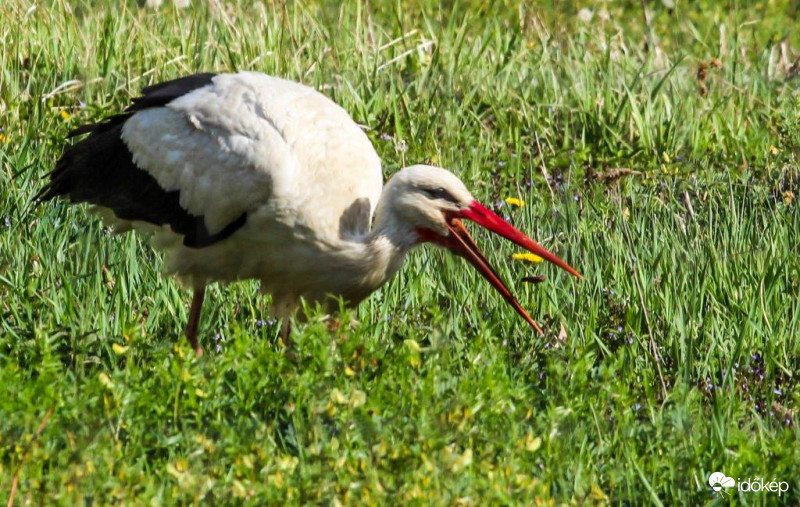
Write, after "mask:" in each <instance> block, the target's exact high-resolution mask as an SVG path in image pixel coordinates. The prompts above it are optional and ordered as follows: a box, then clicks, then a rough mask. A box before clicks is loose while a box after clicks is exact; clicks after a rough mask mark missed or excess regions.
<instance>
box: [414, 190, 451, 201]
mask: <svg viewBox="0 0 800 507" xmlns="http://www.w3.org/2000/svg"><path fill="white" fill-rule="evenodd" d="M422 191H423V192H425V193H426V194H427V195H428V197H430V198H431V199H444V200H445V201H450V202H457V201H456V198H455V197H453V194H451V193H450V192H448V191H447V190H445V189H444V188H442V187H439V188H423V189H422Z"/></svg>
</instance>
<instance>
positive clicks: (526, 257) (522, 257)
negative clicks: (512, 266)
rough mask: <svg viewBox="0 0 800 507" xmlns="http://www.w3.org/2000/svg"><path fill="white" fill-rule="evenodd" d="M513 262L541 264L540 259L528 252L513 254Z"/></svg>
mask: <svg viewBox="0 0 800 507" xmlns="http://www.w3.org/2000/svg"><path fill="white" fill-rule="evenodd" d="M511 258H512V259H514V260H515V261H528V262H537V263H538V262H542V258H541V257H539V256H538V255H536V254H532V253H530V252H520V253H515V254H513V255H512V256H511Z"/></svg>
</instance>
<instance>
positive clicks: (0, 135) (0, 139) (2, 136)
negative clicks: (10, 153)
mask: <svg viewBox="0 0 800 507" xmlns="http://www.w3.org/2000/svg"><path fill="white" fill-rule="evenodd" d="M10 142H11V141H10V140H9V139H8V138H7V137H6V135H5V134H3V133H2V132H0V144H2V143H10Z"/></svg>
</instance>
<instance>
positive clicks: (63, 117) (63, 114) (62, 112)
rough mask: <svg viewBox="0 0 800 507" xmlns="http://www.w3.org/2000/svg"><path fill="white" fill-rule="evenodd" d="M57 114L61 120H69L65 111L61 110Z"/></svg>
mask: <svg viewBox="0 0 800 507" xmlns="http://www.w3.org/2000/svg"><path fill="white" fill-rule="evenodd" d="M58 114H59V115H60V116H61V119H62V120H64V121H67V120H69V113H68V112H67V110H66V109H62V110H61V111H60V112H59V113H58Z"/></svg>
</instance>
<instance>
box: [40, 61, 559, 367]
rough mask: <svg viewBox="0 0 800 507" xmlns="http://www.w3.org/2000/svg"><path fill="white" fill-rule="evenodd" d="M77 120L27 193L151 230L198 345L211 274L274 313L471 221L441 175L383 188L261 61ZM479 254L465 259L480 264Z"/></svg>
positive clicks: (321, 296) (328, 121)
mask: <svg viewBox="0 0 800 507" xmlns="http://www.w3.org/2000/svg"><path fill="white" fill-rule="evenodd" d="M85 133H89V134H90V135H89V136H88V137H86V138H84V139H83V140H81V141H79V142H78V143H76V144H74V145H73V146H71V147H68V148H67V149H66V150H65V152H64V155H63V156H62V158H61V159H60V160H59V162H58V164H57V166H56V169H55V171H53V173H52V174H51V179H50V182H49V183H48V185H47V186H46V187H45V188H43V189H42V191H41V193H40V194H39V197H40V198H42V199H50V198H53V197H57V196H64V197H67V198H69V199H70V200H71V201H72V202H88V203H90V204H92V205H94V206H95V210H96V211H98V212H99V213H100V214H101V215H102V216H103V217H104V218H105V219H106V221H107V222H109V223H111V224H112V225H114V226H115V228H116V229H117V230H118V231H125V230H128V229H137V230H140V231H145V232H152V233H153V241H152V243H153V245H154V246H155V247H156V248H158V249H161V250H163V251H165V253H166V270H167V271H168V272H169V273H173V274H175V275H177V276H178V277H179V278H181V279H182V280H184V281H185V282H186V283H188V284H189V285H190V286H192V287H193V288H194V289H195V301H194V304H193V307H192V312H191V314H190V321H189V325H188V327H187V336H188V337H189V339H190V341H191V342H192V344H193V345H194V346H195V348H196V350H197V351H198V352H201V350H202V349H201V348H200V347H199V345H198V344H197V341H196V333H197V321H198V319H199V316H200V307H201V305H202V298H203V291H204V288H205V286H206V285H207V284H209V283H212V282H215V281H222V282H230V281H235V280H240V279H249V278H254V279H258V280H260V281H261V284H262V290H263V291H264V292H268V293H270V294H271V295H272V297H273V303H272V307H271V308H272V312H273V313H274V314H275V315H276V316H278V317H282V318H288V317H290V316H291V315H292V314H293V313H294V312H295V309H296V308H297V306H298V303H299V301H300V298H305V299H307V300H308V301H310V302H323V303H324V302H326V300H327V298H328V296H330V295H334V296H341V297H342V298H344V299H345V300H346V301H348V302H349V303H351V304H357V303H358V302H360V301H361V300H363V299H364V298H365V297H366V296H368V295H369V294H370V293H371V292H373V291H374V290H375V289H377V288H378V287H379V286H380V285H381V284H383V283H384V282H385V281H387V280H388V279H389V278H391V277H392V275H393V274H394V273H395V272H396V271H397V270H398V269H399V268H400V266H401V265H402V263H403V259H404V257H405V255H406V253H407V252H408V250H409V249H410V248H411V247H413V246H414V245H416V244H419V243H422V242H426V241H431V242H434V243H439V244H441V245H443V246H447V247H449V248H453V249H454V250H456V253H459V254H462V255H463V252H460V251H458V249H459V248H462V245H461V243H458V244H456V243H453V241H454V240H456V239H459V238H463V237H464V235H465V234H466V231H465V230H463V227H460V228H459V227H456V229H458V230H455V229H453V228H452V227H453V223H454V222H453V220H456V221H457V219H458V218H462V217H463V218H468V219H472V220H475V217H470V216H468V215H469V213H471V212H474V210H472V208H471V207H472V205H473V203H475V204H476V201H475V200H474V199H473V197H472V196H471V195H470V193H469V191H468V190H467V189H466V187H465V186H464V185H463V183H462V182H461V181H460V180H459V179H458V178H457V177H456V176H454V175H453V174H452V173H449V172H447V171H445V170H443V169H439V168H434V167H428V166H413V167H410V168H406V169H403V170H401V171H400V172H398V173H397V174H396V175H395V176H394V177H393V178H392V179H391V180H390V181H389V183H387V185H386V187H385V188H384V187H383V178H382V174H381V166H380V160H379V158H378V155H377V153H376V152H375V150H374V148H373V147H372V145H371V143H370V142H369V139H368V138H367V136H366V135H365V134H364V133H363V132H362V130H361V129H360V128H359V126H358V125H357V124H356V123H355V122H353V120H352V119H351V118H350V117H349V115H348V114H347V113H346V112H345V111H344V110H343V109H342V108H340V107H339V106H338V105H336V104H335V103H333V102H332V101H330V100H329V99H327V98H326V97H325V96H323V95H322V94H320V93H318V92H316V91H314V90H313V89H311V88H308V87H306V86H303V85H301V84H298V83H294V82H291V81H286V80H283V79H278V78H275V77H271V76H267V75H264V74H260V73H254V72H240V73H236V74H221V75H212V74H199V75H194V76H189V77H185V78H181V79H178V80H175V81H170V82H167V83H162V84H159V85H155V86H152V87H149V88H145V89H144V91H143V96H142V97H139V98H137V99H134V102H133V104H132V105H131V106H130V107H129V108H128V109H126V111H125V112H124V113H122V114H119V115H117V116H113V117H111V118H109V119H107V120H105V121H103V122H101V123H98V124H93V125H87V126H84V127H81V128H79V129H77V130H76V131H75V132H73V135H80V134H85ZM481 208H482V207H481ZM482 209H483V210H485V208H482ZM486 211H488V210H486ZM462 212H464V213H466V214H463V213H462ZM488 213H491V212H488ZM479 214H483V211H480V212H479ZM494 217H495V218H497V219H498V220H500V219H499V217H496V215H495V216H494ZM492 220H494V218H492ZM476 221H478V222H479V223H480V220H476ZM458 224H460V222H458ZM482 225H485V226H487V227H489V228H490V229H491V228H492V227H491V226H489V225H486V224H482ZM506 225H507V224H506ZM508 227H510V226H508ZM512 229H513V228H512ZM459 231H463V234H462V233H461V232H459ZM514 231H515V230H514ZM496 232H499V233H500V234H503V232H500V231H496ZM516 232H518V231H516ZM519 234H521V233H519ZM503 235H504V236H506V237H508V236H507V235H506V234H503ZM522 236H523V237H524V235H522ZM465 237H466V238H469V236H468V235H466V236H465ZM509 239H512V240H514V241H516V240H515V239H514V238H509ZM517 242H518V243H519V241H517ZM462 243H463V242H462ZM469 243H471V245H472V246H474V243H472V242H471V239H470V240H469ZM531 243H532V242H531ZM534 245H535V244H534ZM523 246H525V247H526V248H529V249H530V245H523ZM536 247H538V245H536ZM471 248H472V247H470V246H469V245H468V246H467V250H470V249H471ZM475 248H476V249H477V247H475ZM538 248H541V247H538ZM542 250H543V249H542ZM544 252H545V253H546V254H548V255H551V256H552V254H549V252H546V251H544ZM540 253H541V252H540ZM478 254H479V256H480V259H478V260H475V259H471V258H470V257H468V259H471V260H470V262H473V264H474V265H476V267H478V269H482V268H481V267H480V266H479V265H478V264H480V263H481V262H482V263H486V260H485V259H484V258H483V257H482V255H480V252H479V251H478ZM552 257H553V258H555V256H552ZM555 259H557V258H555ZM549 260H553V259H549ZM557 260H558V262H560V263H561V264H563V266H562V267H564V266H566V264H565V263H563V261H560V259H557ZM479 261H480V262H479ZM476 262H478V264H475V263H476ZM553 262H556V261H553ZM561 264H559V265H561ZM487 269H488V270H490V271H491V275H492V276H494V277H495V278H496V273H494V271H493V270H491V268H488V264H487ZM567 269H569V270H571V268H569V267H568V266H567ZM572 271H573V272H574V270H572ZM482 272H483V271H482ZM484 276H487V275H486V273H484ZM490 281H492V280H491V279H490ZM498 281H499V279H498ZM492 283H493V284H495V282H493V281H492ZM500 284H501V285H502V282H500ZM495 286H497V285H496V284H495ZM503 287H504V286H503ZM501 292H503V291H501ZM506 292H507V289H506ZM503 296H504V297H506V299H507V300H509V302H511V300H513V296H510V293H508V294H503ZM509 298H510V299H509ZM513 301H514V303H516V300H513ZM517 307H519V305H518V304H517ZM517 310H518V311H521V308H517ZM522 312H523V313H524V310H522ZM525 316H527V314H525ZM527 318H528V319H530V317H527ZM530 322H531V323H532V322H533V321H532V320H530ZM534 325H535V324H534Z"/></svg>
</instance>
